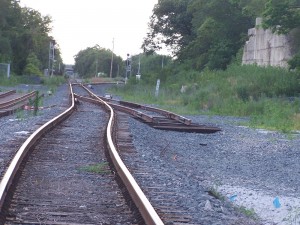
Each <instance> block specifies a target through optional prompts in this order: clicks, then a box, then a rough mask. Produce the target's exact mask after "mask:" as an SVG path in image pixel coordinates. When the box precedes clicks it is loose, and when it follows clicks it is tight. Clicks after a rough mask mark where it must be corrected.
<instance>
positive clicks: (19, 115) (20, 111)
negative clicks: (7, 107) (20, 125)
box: [15, 109, 25, 120]
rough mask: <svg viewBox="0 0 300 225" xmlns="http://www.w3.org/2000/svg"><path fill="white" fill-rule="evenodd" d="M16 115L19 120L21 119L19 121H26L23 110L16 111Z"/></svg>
mask: <svg viewBox="0 0 300 225" xmlns="http://www.w3.org/2000/svg"><path fill="white" fill-rule="evenodd" d="M15 115H16V117H17V119H19V120H24V119H25V112H24V110H23V109H17V110H16V111H15Z"/></svg>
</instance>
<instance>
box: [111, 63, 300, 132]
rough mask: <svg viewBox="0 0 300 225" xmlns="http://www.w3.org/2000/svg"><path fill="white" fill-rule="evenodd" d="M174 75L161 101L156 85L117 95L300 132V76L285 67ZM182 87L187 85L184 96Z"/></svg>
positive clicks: (124, 88)
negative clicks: (156, 95)
mask: <svg viewBox="0 0 300 225" xmlns="http://www.w3.org/2000/svg"><path fill="white" fill-rule="evenodd" d="M180 69H182V68H174V69H173V70H170V71H169V73H170V74H164V77H165V78H166V79H165V81H162V82H161V88H160V92H159V97H158V98H155V95H154V93H155V82H153V81H149V82H148V83H146V82H145V81H143V80H142V81H141V82H139V83H135V82H128V84H127V85H124V86H118V87H116V88H113V89H112V90H111V92H113V93H114V94H117V95H119V96H122V97H123V98H124V99H125V100H128V101H136V102H143V103H146V104H155V105H159V107H161V108H165V109H168V110H171V111H174V112H176V113H181V114H186V115H191V114H209V115H226V116H242V117H249V118H250V119H251V122H250V123H251V126H253V127H260V128H265V129H271V130H280V131H282V132H284V133H288V132H290V131H292V130H299V129H300V119H299V118H300V100H297V98H294V97H297V96H299V90H300V83H299V82H298V81H299V79H300V74H299V73H292V72H289V71H287V70H285V69H280V68H272V67H268V68H262V67H258V66H254V65H247V66H239V65H236V64H234V65H231V66H229V67H228V69H227V70H226V71H209V70H204V71H202V72H198V71H182V70H180ZM182 85H185V86H187V89H186V91H185V92H184V93H181V92H180V87H181V86H182Z"/></svg>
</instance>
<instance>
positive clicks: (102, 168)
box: [79, 162, 110, 174]
mask: <svg viewBox="0 0 300 225" xmlns="http://www.w3.org/2000/svg"><path fill="white" fill-rule="evenodd" d="M79 170H80V171H84V172H89V173H97V174H103V173H110V170H109V169H108V163H107V162H101V163H97V164H92V165H88V166H83V167H80V168H79Z"/></svg>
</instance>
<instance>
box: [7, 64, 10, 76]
mask: <svg viewBox="0 0 300 225" xmlns="http://www.w3.org/2000/svg"><path fill="white" fill-rule="evenodd" d="M9 76H10V63H8V64H7V78H9Z"/></svg>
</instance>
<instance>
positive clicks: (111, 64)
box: [109, 38, 115, 78]
mask: <svg viewBox="0 0 300 225" xmlns="http://www.w3.org/2000/svg"><path fill="white" fill-rule="evenodd" d="M114 48H115V39H114V38H113V48H112V51H111V62H110V74H109V77H110V78H112V69H113V61H114Z"/></svg>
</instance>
